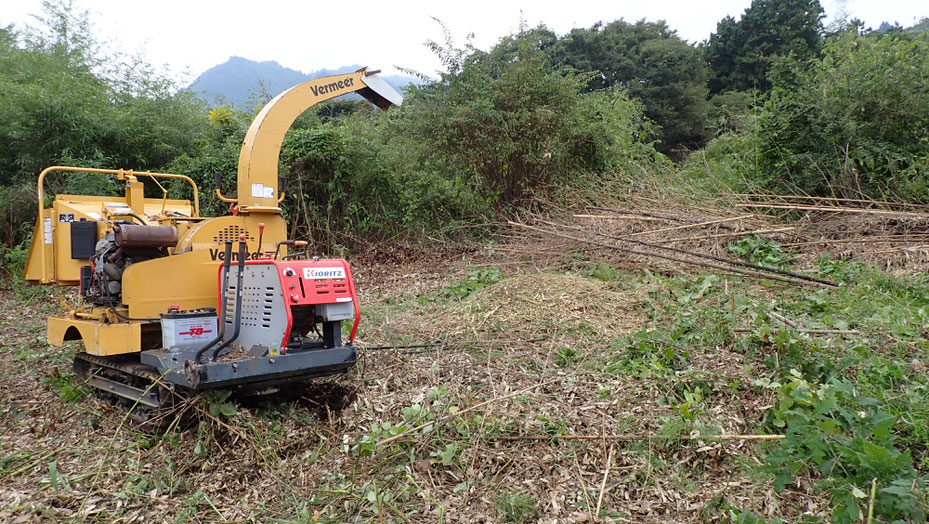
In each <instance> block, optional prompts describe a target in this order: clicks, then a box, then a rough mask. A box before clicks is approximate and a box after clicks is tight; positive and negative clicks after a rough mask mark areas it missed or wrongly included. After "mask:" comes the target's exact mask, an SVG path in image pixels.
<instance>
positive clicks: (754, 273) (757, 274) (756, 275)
mask: <svg viewBox="0 0 929 524" xmlns="http://www.w3.org/2000/svg"><path fill="white" fill-rule="evenodd" d="M508 223H509V224H510V225H512V226H517V227H522V228H525V229H530V230H532V231H537V232H539V233H544V234H547V235H552V236H556V237H561V238H567V239H569V240H574V241H576V242H583V243H585V244H590V245H592V246H600V247H605V248H607V249H615V250H617V251H625V252H627V253H633V254H636V255H642V256H646V257H655V258H661V259H664V260H670V261H671V262H677V263H679V264H689V265H694V266H700V267H708V268H713V269H716V270H719V271H729V272H731V273H737V274H740V275H743V276H748V277H752V278H758V279H761V280H777V281H779V282H786V283H788V284H798V285H801V286H809V285H813V286H819V287H834V286H835V284H833V285H831V286H830V285H829V284H823V283H822V282H818V281H817V280H819V279H817V280H810V279H812V278H813V277H806V278H805V279H800V278H791V277H785V276H781V275H777V274H771V273H761V272H758V271H749V270H747V269H740V268H736V267H731V266H729V267H727V266H724V265H722V264H716V263H713V262H701V261H699V260H687V259H683V258H679V257H673V256H670V255H663V254H661V253H649V252H648V251H642V250H640V249H633V248H629V247H622V246H617V245H615V244H606V243H603V242H597V241H595V240H589V239H586V238H580V237H575V236H571V235H565V234H563V233H559V232H557V231H550V230H547V229H542V228H538V227H534V226H530V225H528V224H520V223H518V222H512V221H510V222H508Z"/></svg>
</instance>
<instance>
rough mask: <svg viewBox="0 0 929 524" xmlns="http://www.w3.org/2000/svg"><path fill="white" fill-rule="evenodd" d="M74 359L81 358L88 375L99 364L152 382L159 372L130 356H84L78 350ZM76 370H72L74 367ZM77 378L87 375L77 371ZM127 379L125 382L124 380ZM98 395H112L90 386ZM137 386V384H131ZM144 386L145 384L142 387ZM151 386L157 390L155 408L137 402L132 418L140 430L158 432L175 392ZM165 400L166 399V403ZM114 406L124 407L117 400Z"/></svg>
mask: <svg viewBox="0 0 929 524" xmlns="http://www.w3.org/2000/svg"><path fill="white" fill-rule="evenodd" d="M74 360H75V362H78V361H81V362H83V363H85V365H86V366H87V368H88V375H90V374H93V372H94V367H95V366H99V367H102V368H107V369H109V370H112V371H116V372H118V373H122V374H123V375H126V376H127V378H128V377H130V376H131V377H137V378H140V379H142V380H144V381H146V382H149V383H152V384H154V383H156V382H157V381H158V380H159V379H160V378H161V375H160V374H159V373H158V372H157V370H155V368H153V367H151V366H147V365H145V364H142V363H140V362H138V361H137V360H135V359H134V358H133V357H132V356H129V355H127V356H123V355H115V356H111V357H100V356H96V355H88V354H87V353H78V354H77V355H75V357H74ZM75 371H76V370H75ZM76 374H77V375H78V380H82V379H86V378H87V377H81V376H80V374H79V373H76ZM126 382H128V381H126ZM90 387H91V389H93V390H94V391H95V392H97V394H98V395H100V394H104V395H112V393H109V392H108V391H106V390H101V389H98V388H95V387H92V386H90ZM134 387H141V386H138V385H137V386H134ZM144 387H148V386H144ZM153 389H157V392H156V397H157V399H158V404H159V407H158V408H150V407H147V406H143V405H141V404H139V405H136V406H135V407H134V408H133V410H132V411H133V416H132V419H133V420H134V421H135V423H136V426H137V427H138V428H139V429H141V430H142V431H147V432H151V433H159V432H161V431H162V430H164V429H165V428H166V427H167V425H168V423H169V422H170V421H171V420H172V418H173V417H172V416H171V415H172V411H173V410H174V405H173V404H174V403H173V402H172V401H173V400H174V395H175V393H174V392H173V391H171V390H169V389H168V388H166V387H164V386H161V385H157V386H154V388H153ZM165 400H168V402H167V403H166V402H165ZM118 406H120V407H122V408H123V410H124V411H125V410H126V409H125V406H124V404H123V403H119V404H118Z"/></svg>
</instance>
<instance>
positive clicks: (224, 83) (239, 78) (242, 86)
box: [188, 56, 419, 109]
mask: <svg viewBox="0 0 929 524" xmlns="http://www.w3.org/2000/svg"><path fill="white" fill-rule="evenodd" d="M361 67H362V66H360V65H350V66H345V67H340V68H338V69H320V70H318V71H313V72H312V73H303V72H300V71H297V70H295V69H290V68H287V67H284V66H282V65H281V64H278V63H277V62H275V61H273V60H271V61H267V62H255V61H254V60H249V59H247V58H242V57H240V56H233V57H231V58H229V60H227V61H226V62H224V63H222V64H219V65H216V66H213V67H211V68H209V69H207V70H206V71H204V72H203V73H202V74H201V75H200V76H198V77H197V79H196V80H194V82H193V83H192V84H190V87H189V88H188V89H190V91H191V92H193V93H194V94H196V95H197V96H198V97H200V98H201V99H203V100H205V101H206V102H207V103H209V104H215V103H216V102H217V101H218V100H224V101H225V102H226V103H229V104H232V105H235V106H237V107H239V108H242V109H246V105H247V102H248V100H249V98H250V97H251V96H252V94H253V93H257V92H259V91H260V90H261V89H266V90H267V91H268V93H270V94H271V95H277V94H278V93H280V92H281V91H284V90H285V89H287V88H289V87H293V86H295V85H297V84H299V83H301V82H305V81H307V80H310V79H311V78H318V77H321V76H328V75H337V74H342V73H351V72H353V71H357V70H358V69H361ZM383 78H384V80H385V81H386V82H387V83H388V84H390V85H391V87H393V88H394V89H396V90H397V91H400V92H401V93H402V92H403V91H404V89H405V87H406V86H407V85H408V84H410V83H414V84H418V83H419V81H418V80H417V79H415V78H413V77H409V76H403V75H383ZM348 96H353V97H355V98H358V95H348Z"/></svg>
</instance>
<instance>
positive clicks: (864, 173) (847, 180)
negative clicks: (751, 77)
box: [758, 28, 929, 202]
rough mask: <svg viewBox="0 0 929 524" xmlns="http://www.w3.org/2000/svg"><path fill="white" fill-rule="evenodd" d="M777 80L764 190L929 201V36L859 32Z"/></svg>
mask: <svg viewBox="0 0 929 524" xmlns="http://www.w3.org/2000/svg"><path fill="white" fill-rule="evenodd" d="M771 80H772V82H773V85H774V89H773V92H772V95H771V99H770V100H769V101H768V102H767V103H766V104H765V106H764V108H763V110H762V111H761V112H760V113H759V121H758V134H759V135H758V139H759V143H760V144H761V146H762V147H763V149H762V151H761V155H760V158H759V159H760V162H761V172H762V173H763V176H764V177H765V178H764V180H763V182H764V183H765V184H766V185H768V186H770V187H773V188H779V189H784V190H791V189H795V188H798V189H800V190H801V191H804V192H807V193H810V194H817V195H824V194H830V193H835V194H839V195H845V196H858V195H867V196H871V197H883V196H887V195H893V196H897V197H901V198H904V199H907V200H913V201H923V202H925V201H929V193H927V189H929V89H927V88H926V86H927V85H929V34H927V33H925V32H922V33H913V32H893V33H889V34H886V35H882V34H876V33H875V34H869V35H864V36H859V35H857V34H856V33H855V31H854V28H852V29H850V30H848V31H845V32H844V33H843V34H841V35H840V36H838V37H837V38H835V39H833V40H831V41H829V42H828V43H827V45H826V48H825V52H824V57H823V58H822V60H816V61H814V62H812V63H811V64H804V63H801V62H797V61H789V60H785V61H782V62H780V63H779V64H778V65H777V66H776V67H775V69H774V71H773V73H772V76H771Z"/></svg>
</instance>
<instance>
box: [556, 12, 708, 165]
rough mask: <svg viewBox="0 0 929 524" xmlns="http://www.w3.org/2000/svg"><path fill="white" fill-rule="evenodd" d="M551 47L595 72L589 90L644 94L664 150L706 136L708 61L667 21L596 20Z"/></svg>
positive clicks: (691, 145) (559, 59)
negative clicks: (669, 25) (612, 90)
mask: <svg viewBox="0 0 929 524" xmlns="http://www.w3.org/2000/svg"><path fill="white" fill-rule="evenodd" d="M550 49H551V50H550V53H551V55H552V56H553V58H554V60H555V62H556V63H561V64H566V65H569V66H571V67H572V68H574V69H575V70H576V71H579V72H587V71H595V72H596V74H594V75H592V76H591V77H590V78H589V80H588V84H587V89H588V90H595V89H604V88H619V89H623V90H625V91H626V92H627V93H628V94H629V96H631V97H633V98H637V99H639V100H641V101H642V104H643V106H644V110H645V115H646V116H647V117H648V118H650V119H651V120H653V121H654V122H655V123H656V124H658V126H659V129H658V131H657V134H658V137H659V139H660V141H661V144H660V145H659V148H660V149H661V150H662V151H665V152H670V151H672V150H674V149H676V148H681V147H683V148H687V149H695V148H698V147H700V146H702V145H703V143H704V142H705V139H706V133H705V127H706V113H707V103H706V96H707V87H706V82H707V77H706V67H705V66H704V64H703V62H702V56H701V53H700V51H699V50H698V49H697V48H695V47H694V46H692V45H691V44H689V43H687V42H686V41H684V40H683V39H682V38H680V37H679V36H678V34H677V32H676V31H674V30H672V29H670V28H669V27H668V26H667V24H666V23H665V22H664V21H658V22H646V21H644V20H640V21H638V22H636V23H634V24H631V23H628V22H625V21H623V20H617V21H615V22H611V23H608V24H603V23H597V24H594V25H593V26H592V27H590V28H586V29H574V30H572V31H571V32H570V33H568V34H566V35H565V36H564V37H562V38H560V39H559V40H558V41H557V43H554V44H552V45H551V46H550Z"/></svg>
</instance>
